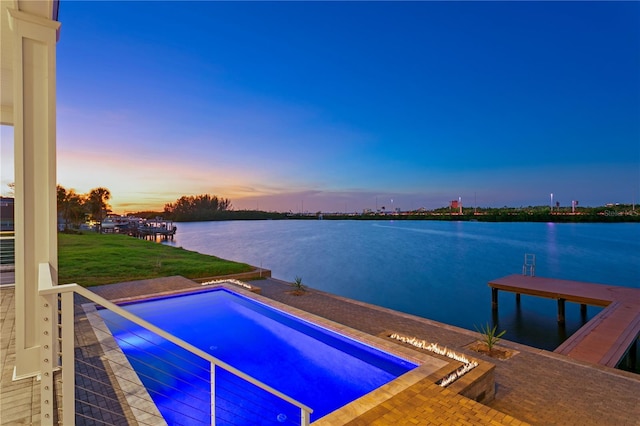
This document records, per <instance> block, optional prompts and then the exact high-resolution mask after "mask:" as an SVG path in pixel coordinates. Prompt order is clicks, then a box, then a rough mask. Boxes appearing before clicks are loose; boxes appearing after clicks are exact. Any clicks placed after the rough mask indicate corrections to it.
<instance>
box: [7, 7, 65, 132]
mask: <svg viewBox="0 0 640 426" xmlns="http://www.w3.org/2000/svg"><path fill="white" fill-rule="evenodd" d="M9 9H14V10H19V11H21V12H25V13H29V14H31V15H36V16H40V17H43V18H48V19H53V20H57V19H58V0H0V123H2V124H8V125H12V124H13V45H12V43H13V37H12V34H11V31H12V30H11V26H10V25H9V12H8V11H9Z"/></svg>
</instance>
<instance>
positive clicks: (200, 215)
mask: <svg viewBox="0 0 640 426" xmlns="http://www.w3.org/2000/svg"><path fill="white" fill-rule="evenodd" d="M228 210H231V201H230V200H229V199H227V198H219V197H218V196H216V195H209V194H203V195H195V196H182V197H180V198H179V199H178V200H176V202H175V203H167V204H165V206H164V217H165V218H166V219H173V220H175V221H178V222H190V221H203V220H216V219H217V218H218V217H219V216H220V215H221V213H223V212H226V211H228Z"/></svg>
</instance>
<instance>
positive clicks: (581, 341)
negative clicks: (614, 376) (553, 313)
mask: <svg viewBox="0 0 640 426" xmlns="http://www.w3.org/2000/svg"><path fill="white" fill-rule="evenodd" d="M489 287H491V299H492V307H493V309H498V291H499V290H502V291H508V292H511V293H515V294H516V297H517V298H519V297H520V294H526V295H530V296H539V297H545V298H548V299H556V300H557V301H558V322H559V323H564V304H565V302H566V301H569V302H575V303H580V304H581V305H582V309H583V312H585V310H586V305H595V306H602V307H605V309H603V310H602V311H601V312H600V313H599V314H598V315H596V316H595V317H593V318H592V319H591V321H589V322H588V323H586V324H585V325H584V326H582V327H581V328H580V329H579V330H578V331H576V332H575V333H574V334H573V335H572V336H571V337H569V338H568V339H567V340H565V341H564V343H562V344H561V345H560V346H558V348H556V350H555V351H554V352H556V353H559V354H563V355H566V356H568V357H570V358H574V359H577V360H580V361H586V362H591V363H594V364H600V365H606V366H608V367H616V366H617V365H618V363H619V362H620V360H621V359H622V358H623V357H624V356H625V354H626V353H627V352H628V351H631V353H632V358H634V359H635V353H636V351H637V339H638V335H640V289H639V288H629V287H617V286H610V285H603V284H592V283H585V282H579V281H567V280H558V279H553V278H542V277H531V276H526V275H509V276H507V277H503V278H499V279H497V280H493V281H491V282H489Z"/></svg>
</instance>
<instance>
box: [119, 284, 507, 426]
mask: <svg viewBox="0 0 640 426" xmlns="http://www.w3.org/2000/svg"><path fill="white" fill-rule="evenodd" d="M222 279H224V278H222ZM216 289H226V290H228V291H232V292H236V293H238V294H240V295H242V296H244V297H247V298H249V299H254V300H256V301H257V302H259V303H263V304H264V305H267V306H270V307H272V308H275V309H278V310H281V311H283V312H286V313H288V314H291V315H294V316H296V317H298V318H300V319H303V320H305V321H308V322H310V323H312V324H316V325H319V326H321V327H324V328H326V329H328V330H331V331H334V332H336V333H339V334H341V335H343V336H346V337H349V338H351V339H354V340H356V341H358V342H360V343H363V344H365V345H368V346H371V347H374V348H376V349H379V350H382V351H385V352H388V353H390V354H392V355H395V356H398V357H401V358H404V359H406V360H408V361H411V362H413V363H415V364H417V365H418V367H417V368H415V369H413V370H411V371H409V372H407V373H405V374H403V375H401V376H399V377H397V378H396V379H394V380H392V381H391V382H388V383H386V384H385V385H382V386H381V387H379V388H376V389H374V390H373V391H371V392H369V393H367V394H365V395H363V396H362V397H360V398H358V399H356V400H354V401H352V402H350V403H348V404H346V405H344V406H342V407H340V408H338V409H336V410H335V411H333V412H331V413H328V414H327V415H325V416H323V417H321V418H319V419H317V420H316V421H314V422H313V423H312V424H313V425H317V426H322V425H333V424H338V423H346V422H349V421H351V420H355V419H356V418H358V417H359V416H361V415H362V414H364V413H365V412H367V411H369V410H371V409H373V408H375V407H377V406H379V405H380V404H382V403H384V402H385V401H387V400H390V399H391V398H393V397H395V396H396V395H398V394H400V393H401V392H403V391H405V390H406V389H408V388H410V387H411V386H413V385H416V384H418V383H419V382H421V381H425V380H426V381H429V382H432V383H436V382H437V381H438V380H440V379H442V378H443V377H445V376H446V375H448V374H449V373H452V372H453V371H455V370H456V369H458V368H459V367H460V366H461V365H462V363H461V362H459V361H455V360H451V359H448V358H445V357H443V356H440V355H437V354H432V353H425V351H421V350H419V349H417V348H413V347H409V345H406V344H402V343H401V342H398V341H396V340H392V339H390V338H389V337H388V336H385V335H378V336H375V335H371V334H368V333H365V332H362V331H359V330H356V329H353V328H351V327H348V326H345V325H343V324H340V323H337V322H335V321H332V320H329V319H327V318H324V317H320V316H318V315H315V314H312V313H309V312H307V311H304V310H301V309H298V308H295V307H293V306H291V305H287V304H285V303H282V302H279V301H276V300H273V299H271V298H268V297H266V296H262V295H261V294H260V293H259V292H256V291H255V289H247V288H244V287H242V286H238V285H235V284H233V283H230V282H219V283H215V284H206V287H204V286H203V285H202V284H200V286H198V283H197V282H196V281H194V287H190V288H181V289H177V290H167V291H162V292H156V293H153V294H146V295H137V296H131V297H122V298H118V299H113V300H111V301H112V302H113V303H116V304H118V303H125V302H134V301H135V302H137V301H144V300H149V299H156V298H161V297H170V296H178V295H186V294H189V293H194V292H201V291H212V290H216ZM473 361H476V362H478V364H479V366H478V367H476V368H474V369H473V370H472V371H471V372H469V373H468V374H467V375H466V376H463V377H462V378H460V379H458V380H456V381H455V382H453V383H452V384H450V385H449V386H447V387H443V389H448V390H450V391H451V392H453V393H456V394H460V395H462V396H467V397H469V398H471V399H473V400H476V401H479V402H484V401H482V399H483V398H485V392H484V391H483V392H480V391H477V389H475V388H478V386H475V382H476V381H478V380H487V379H488V380H489V381H490V387H491V390H490V395H487V396H486V397H487V398H488V399H489V400H490V399H492V398H493V395H494V389H493V383H494V382H493V374H494V370H495V365H493V364H491V363H488V362H486V361H478V360H477V359H473ZM484 387H485V388H486V385H485V386H484ZM470 389H471V391H470ZM478 394H481V398H478ZM338 419H339V420H338Z"/></svg>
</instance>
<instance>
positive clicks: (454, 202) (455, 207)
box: [450, 200, 459, 209]
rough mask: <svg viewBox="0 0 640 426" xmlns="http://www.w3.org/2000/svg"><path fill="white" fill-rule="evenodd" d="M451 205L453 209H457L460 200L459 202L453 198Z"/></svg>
mask: <svg viewBox="0 0 640 426" xmlns="http://www.w3.org/2000/svg"><path fill="white" fill-rule="evenodd" d="M450 207H451V208H452V209H457V208H458V207H459V202H458V200H452V201H451V205H450Z"/></svg>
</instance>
